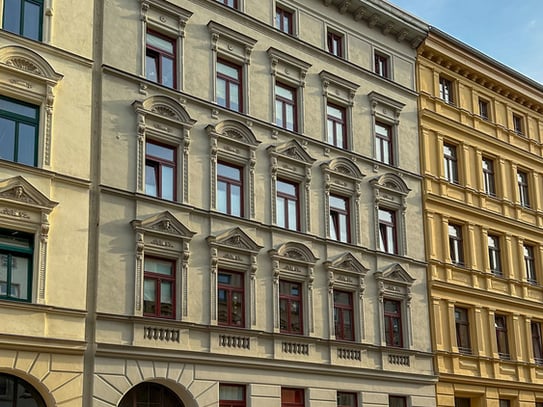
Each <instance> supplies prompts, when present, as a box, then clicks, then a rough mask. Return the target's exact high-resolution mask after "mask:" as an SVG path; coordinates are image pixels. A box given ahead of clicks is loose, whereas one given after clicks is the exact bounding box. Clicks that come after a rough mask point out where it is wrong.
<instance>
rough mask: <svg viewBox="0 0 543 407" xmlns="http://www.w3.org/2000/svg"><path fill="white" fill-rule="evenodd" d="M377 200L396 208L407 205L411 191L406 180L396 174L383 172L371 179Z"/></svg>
mask: <svg viewBox="0 0 543 407" xmlns="http://www.w3.org/2000/svg"><path fill="white" fill-rule="evenodd" d="M370 184H371V186H372V187H373V191H374V196H375V200H376V202H378V203H379V202H383V203H385V204H388V205H392V206H393V207H395V208H400V207H401V208H404V209H405V207H406V202H405V200H406V197H407V195H408V194H409V192H410V191H411V189H409V187H408V186H407V184H406V183H405V181H404V180H403V179H401V178H400V177H399V176H397V175H395V174H390V173H389V174H383V175H380V176H378V177H375V178H373V179H371V180H370Z"/></svg>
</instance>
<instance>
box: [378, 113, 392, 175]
mask: <svg viewBox="0 0 543 407" xmlns="http://www.w3.org/2000/svg"><path fill="white" fill-rule="evenodd" d="M375 149H376V150H375V158H376V159H377V160H378V161H380V162H382V163H384V164H388V165H392V164H393V163H394V156H393V145H392V126H390V125H388V124H385V123H380V122H375Z"/></svg>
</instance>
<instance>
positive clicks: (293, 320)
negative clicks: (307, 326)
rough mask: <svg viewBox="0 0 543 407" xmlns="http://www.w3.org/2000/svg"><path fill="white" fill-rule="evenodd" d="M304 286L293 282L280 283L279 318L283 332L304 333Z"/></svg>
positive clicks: (282, 281)
mask: <svg viewBox="0 0 543 407" xmlns="http://www.w3.org/2000/svg"><path fill="white" fill-rule="evenodd" d="M302 315H303V314H302V285H301V284H300V283H296V282H292V281H284V280H280V281H279V317H280V319H281V332H283V333H290V334H302V333H303V321H302Z"/></svg>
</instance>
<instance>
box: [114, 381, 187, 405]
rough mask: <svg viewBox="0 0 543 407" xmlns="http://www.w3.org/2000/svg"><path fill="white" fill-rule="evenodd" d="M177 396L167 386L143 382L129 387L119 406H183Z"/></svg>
mask: <svg viewBox="0 0 543 407" xmlns="http://www.w3.org/2000/svg"><path fill="white" fill-rule="evenodd" d="M183 405H184V404H183V403H182V402H181V400H180V399H179V397H177V395H176V394H175V393H174V392H173V391H171V390H170V389H168V388H167V387H165V386H163V385H161V384H158V383H150V382H143V383H140V384H138V385H137V386H135V387H133V388H132V389H130V391H129V392H128V393H126V395H125V396H124V397H123V398H122V400H121V402H120V403H119V407H134V406H138V407H156V406H183Z"/></svg>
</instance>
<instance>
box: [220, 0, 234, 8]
mask: <svg viewBox="0 0 543 407" xmlns="http://www.w3.org/2000/svg"><path fill="white" fill-rule="evenodd" d="M217 1H218V2H219V3H222V4H224V5H225V6H228V7H232V8H234V9H236V10H237V8H238V0H217Z"/></svg>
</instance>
